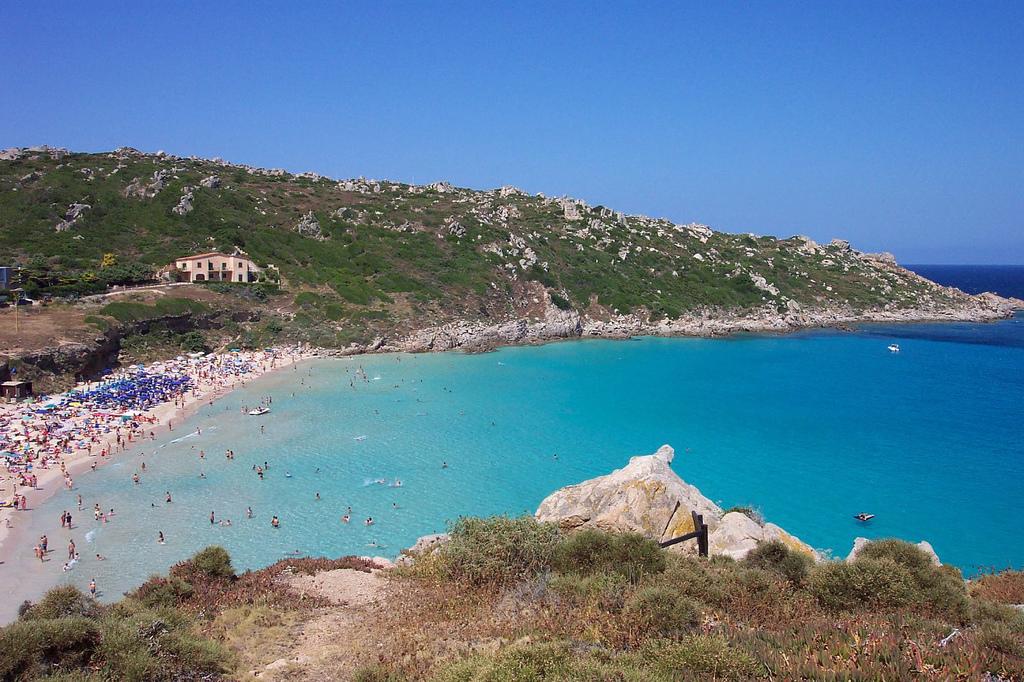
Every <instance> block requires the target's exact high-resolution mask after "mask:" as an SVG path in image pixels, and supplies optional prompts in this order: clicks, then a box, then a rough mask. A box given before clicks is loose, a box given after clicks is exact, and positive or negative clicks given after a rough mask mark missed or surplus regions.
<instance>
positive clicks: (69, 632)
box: [0, 617, 100, 680]
mask: <svg viewBox="0 0 1024 682" xmlns="http://www.w3.org/2000/svg"><path fill="white" fill-rule="evenodd" d="M99 636H100V635H99V628H98V626H97V625H96V621H94V620H92V619H89V618H81V617H69V618H45V619H27V620H19V621H17V622H15V623H12V624H11V625H8V626H7V627H5V628H3V629H2V630H0V680H15V679H24V680H29V679H35V678H37V677H42V676H43V675H45V674H47V673H49V672H52V671H53V670H54V668H56V669H57V670H71V669H74V668H79V667H82V666H85V665H86V664H88V663H89V661H90V660H91V658H92V656H93V653H94V651H95V648H96V645H97V643H98V642H99Z"/></svg>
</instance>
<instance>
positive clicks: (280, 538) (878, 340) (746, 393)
mask: <svg viewBox="0 0 1024 682" xmlns="http://www.w3.org/2000/svg"><path fill="white" fill-rule="evenodd" d="M892 341H895V342H898V343H899V344H900V345H901V346H902V348H903V351H902V352H901V353H898V354H894V353H889V352H888V351H887V350H886V346H887V345H888V344H889V343H890V342H892ZM359 367H362V368H363V369H364V370H365V372H366V375H367V377H368V378H369V381H368V382H363V381H361V380H360V379H358V378H357V379H355V380H354V382H353V383H354V388H353V387H351V386H350V379H352V378H353V376H354V375H355V373H356V370H357V368H359ZM293 391H294V393H295V395H294V397H293V396H292V392H293ZM268 394H269V395H272V396H273V412H272V413H271V414H269V415H266V416H264V417H250V416H246V415H243V414H242V413H241V407H242V406H243V405H254V404H256V403H257V402H258V400H259V398H260V397H261V396H264V395H268ZM261 424H262V425H264V426H265V427H266V432H265V433H262V434H261V433H260V429H259V425H261ZM1022 424H1024V318H1022V317H1020V316H1018V317H1017V318H1015V319H1013V320H1008V321H1005V322H999V323H994V324H987V325H976V324H951V325H945V324H944V325H905V326H893V327H881V326H871V327H866V328H864V329H862V330H861V331H858V332H855V333H850V332H838V331H815V332H805V333H799V334H793V335H788V336H749V337H740V338H732V339H725V340H710V339H660V338H644V339H636V340H631V341H572V342H565V343H557V344H550V345H546V346H540V347H526V348H505V349H501V350H499V351H497V352H494V353H487V354H481V355H464V354H458V353H448V354H433V355H416V356H410V355H401V356H398V355H385V356H365V357H358V358H351V359H339V360H318V361H313V362H310V363H307V364H305V365H301V366H300V367H299V369H298V370H297V371H292V370H285V371H282V372H279V373H277V374H274V375H271V376H269V377H265V378H263V379H261V380H259V381H257V382H254V383H252V384H250V385H249V386H248V387H246V388H244V389H241V390H239V391H236V392H235V393H233V394H231V395H229V396H228V397H226V398H225V399H223V400H221V401H219V402H217V403H215V404H214V405H213V406H208V407H204V408H203V409H202V410H201V411H200V412H199V413H198V414H197V415H196V416H195V417H193V418H192V419H191V420H190V421H189V422H188V423H187V424H183V425H181V426H177V427H175V431H174V432H173V433H171V434H169V435H167V436H165V437H161V438H159V439H158V440H157V441H156V442H155V443H152V444H147V445H146V446H144V447H143V454H135V455H132V456H128V457H123V458H121V459H120V460H119V461H117V462H115V463H114V464H113V465H111V466H107V467H105V468H102V469H100V470H99V471H98V472H96V473H91V474H85V475H81V476H79V478H78V481H77V483H78V490H76V491H75V492H74V493H68V492H60V493H58V494H57V495H56V496H55V497H54V498H53V499H52V500H50V501H48V502H47V503H46V504H45V505H44V506H43V507H42V508H41V509H40V510H38V511H37V512H34V513H32V514H31V515H28V516H27V517H26V518H27V519H28V523H30V524H33V526H32V528H30V529H29V532H30V533H31V534H30V535H29V536H28V537H37V536H38V535H39V534H40V533H42V532H47V533H49V535H50V544H51V546H52V547H56V548H57V549H58V552H56V553H55V555H56V556H58V557H59V556H60V555H61V554H62V553H63V552H62V551H61V550H62V548H63V547H64V546H65V545H66V542H67V537H74V538H75V540H76V542H77V544H78V547H79V551H80V552H81V554H82V557H83V559H82V561H81V562H80V564H79V565H78V566H76V567H75V569H74V570H73V571H71V572H69V573H62V572H61V563H62V562H61V561H60V560H55V561H51V562H49V563H48V564H47V565H46V566H45V567H42V568H33V570H34V571H36V572H45V573H47V574H50V575H52V579H54V580H61V581H66V580H69V581H72V582H74V583H76V584H79V585H83V586H84V585H85V584H86V583H87V582H88V581H89V579H90V578H92V577H95V578H96V580H97V582H98V583H99V585H100V589H101V591H102V592H103V594H104V596H105V597H106V598H108V599H114V598H116V597H118V596H119V595H120V593H121V592H122V591H123V590H126V589H129V588H131V587H132V586H134V585H136V584H138V583H139V582H141V581H142V580H144V579H145V578H146V577H147V576H148V575H150V574H152V573H156V572H162V571H165V570H166V569H167V568H168V566H170V565H171V564H172V563H174V562H176V561H179V560H181V559H183V558H186V557H187V556H189V555H190V554H192V553H193V552H195V551H196V550H198V549H200V548H202V547H204V546H206V545H209V544H220V545H223V546H225V547H226V548H227V549H228V550H229V551H230V552H231V555H232V557H233V559H234V562H235V564H236V566H238V567H240V568H255V567H259V566H263V565H266V564H269V563H272V562H273V561H276V560H277V559H279V558H283V557H284V556H286V555H287V554H288V553H289V552H292V551H294V550H298V551H299V552H300V553H302V554H310V555H327V556H339V555H344V554H370V555H384V556H394V555H396V554H397V553H398V551H399V550H400V549H401V548H403V547H406V546H408V545H410V544H411V543H412V542H413V541H414V540H415V539H416V538H417V537H418V536H420V535H423V534H426V533H430V532H434V531H441V530H443V529H444V528H445V523H446V521H447V520H449V519H453V518H455V517H457V516H458V515H460V514H467V515H482V514H498V513H509V514H520V513H524V512H532V511H533V510H534V509H535V508H536V506H537V504H538V503H539V502H540V501H541V500H542V499H543V498H544V497H545V496H546V495H547V494H549V493H550V492H551V491H553V490H555V489H556V488H558V487H560V486H563V485H567V484H570V483H575V482H578V481H581V480H583V479H586V478H590V477H593V476H597V475H600V474H604V473H607V472H609V471H611V470H612V469H615V468H618V467H621V466H623V465H624V464H625V463H626V461H627V459H628V458H629V456H631V455H635V454H645V453H650V452H653V451H654V450H655V449H656V448H657V447H658V446H660V445H662V444H663V443H668V444H671V445H672V446H673V447H675V448H676V453H677V455H676V460H675V463H674V465H673V466H674V468H675V470H676V471H677V472H678V473H679V474H680V475H681V476H682V477H683V478H684V479H686V480H687V481H689V482H691V483H693V484H695V485H697V486H698V487H700V489H701V490H702V491H703V492H704V493H705V494H706V495H707V496H708V497H710V498H711V499H713V500H715V501H717V502H718V503H719V504H721V505H722V506H723V507H728V506H731V505H736V504H752V505H754V506H756V507H757V508H759V509H760V510H761V511H762V512H763V513H764V515H765V517H766V518H767V519H769V520H771V521H773V522H775V523H778V524H780V525H781V526H783V527H784V528H786V529H788V530H789V531H791V532H792V533H795V534H796V535H798V536H800V537H801V538H802V539H804V540H806V541H807V542H809V543H811V544H812V545H814V546H816V547H819V548H822V549H828V550H833V551H834V552H835V553H836V554H837V555H845V554H846V553H847V552H848V551H849V549H850V546H851V544H852V542H853V539H854V537H856V536H858V535H866V536H869V537H888V536H895V537H901V538H905V539H909V540H914V541H916V540H920V539H927V540H929V541H930V542H931V543H932V544H933V545H934V546H935V548H936V550H937V551H938V553H939V555H940V557H942V559H943V560H944V561H947V562H950V563H954V564H957V565H959V566H961V567H962V568H964V569H965V571H967V572H972V571H975V570H977V569H978V568H979V567H1006V566H1008V565H1014V566H1018V567H1019V566H1024V539H1022V538H1024V536H1022V534H1021V533H1020V522H1019V505H1020V501H1021V500H1022V499H1024V437H1022V434H1021V427H1022ZM196 428H199V429H201V434H199V435H195V434H194V432H195V429H196ZM190 434H191V435H190ZM186 436H187V437H186ZM362 437H365V438H362ZM228 448H231V449H233V450H234V451H235V453H236V459H235V460H234V461H228V460H227V459H226V458H225V457H224V452H225V450H226V449H228ZM200 449H202V450H205V452H206V459H205V460H201V459H200V458H199V456H198V451H199V450H200ZM556 454H557V458H556V457H555V455H556ZM141 460H144V461H145V462H146V464H147V472H146V473H144V474H143V475H142V483H141V484H140V485H133V484H132V482H131V475H132V473H133V472H134V471H136V470H137V469H138V463H139V461H141ZM264 461H267V462H269V463H270V465H271V466H270V469H269V471H268V472H267V474H266V478H265V480H263V481H260V480H258V479H257V477H256V474H255V473H254V472H253V471H252V467H253V465H254V464H257V463H260V464H262V463H263V462H264ZM442 462H447V463H448V465H449V466H448V468H442ZM200 471H202V472H204V473H205V474H206V478H205V479H204V478H199V477H198V475H199V473H200ZM286 472H288V473H291V477H290V478H289V477H286ZM396 479H398V480H400V481H401V483H402V485H401V486H400V487H391V485H389V484H393V483H394V481H395V480H396ZM377 480H384V481H385V482H386V483H385V484H380V483H377V482H376V481H377ZM165 491H170V492H171V494H172V496H173V500H174V501H173V503H172V504H170V505H168V504H165V502H164V492H165ZM317 492H319V493H320V496H321V500H320V501H316V500H315V495H316V493H317ZM77 493H81V494H82V496H83V498H84V502H85V509H86V510H85V511H84V512H75V514H76V517H75V521H76V525H77V528H76V529H74V530H73V531H71V532H70V533H68V532H67V531H61V530H60V528H59V523H58V517H59V515H60V512H61V511H62V510H64V509H71V510H74V509H75V502H74V495H75V494H77ZM94 502H98V503H99V504H100V505H101V507H102V508H104V509H109V508H114V509H115V510H116V515H115V516H114V517H113V520H112V521H111V522H110V523H107V524H101V523H95V522H94V521H93V517H92V514H91V511H90V510H91V509H92V506H93V504H94ZM348 505H351V507H352V510H353V513H352V521H351V523H349V524H343V523H341V521H340V517H341V515H342V514H343V513H345V510H346V507H347V506H348ZM393 505H397V508H395V507H394V506H393ZM247 506H251V507H252V509H253V511H254V513H255V518H254V519H251V520H250V519H247V518H246V514H245V510H246V507H247ZM211 511H214V512H216V515H217V518H218V519H222V518H230V519H231V521H232V526H231V527H222V526H219V525H214V526H211V525H210V523H209V514H210V512H211ZM860 511H868V512H872V513H875V514H877V518H876V519H875V520H874V521H872V522H871V523H869V524H866V525H864V524H859V523H858V522H856V521H854V519H853V518H852V515H853V514H854V513H857V512H860ZM274 514H276V515H277V516H278V517H279V518H280V520H281V528H280V529H276V530H275V529H273V528H271V526H270V518H271V515H274ZM371 516H372V517H373V518H374V519H375V521H376V522H375V524H374V525H373V526H369V527H368V526H366V525H364V522H363V521H364V519H365V518H366V517H371ZM158 531H163V533H164V534H165V536H166V538H167V543H166V544H165V545H158V544H157V543H156V537H157V532H158ZM374 542H376V543H377V544H379V545H381V546H380V547H374V546H371V545H372V543H374ZM23 549H24V551H23V554H24V555H25V556H24V557H21V556H20V555H19V557H17V558H15V560H14V562H13V563H14V564H17V563H19V562H31V561H34V560H33V559H32V558H31V545H27V546H26V547H24V548H23ZM97 552H99V553H102V554H103V555H105V556H106V557H107V558H108V560H107V561H104V562H97V561H96V560H95V559H94V558H92V557H94V556H95V554H96V553H97ZM25 565H26V566H27V565H29V564H28V563H26V564H25ZM7 589H8V590H9V591H10V590H12V588H11V587H10V586H8V588H7ZM10 593H11V594H15V593H17V590H16V589H14V591H13V592H10ZM17 594H18V596H19V597H20V593H17ZM19 601H20V599H19Z"/></svg>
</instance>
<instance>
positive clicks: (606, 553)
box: [554, 528, 665, 582]
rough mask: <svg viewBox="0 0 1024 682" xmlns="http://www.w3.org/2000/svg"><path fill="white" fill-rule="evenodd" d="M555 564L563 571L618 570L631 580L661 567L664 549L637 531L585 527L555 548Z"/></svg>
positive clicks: (600, 571) (663, 568) (651, 573)
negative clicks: (608, 530)
mask: <svg viewBox="0 0 1024 682" xmlns="http://www.w3.org/2000/svg"><path fill="white" fill-rule="evenodd" d="M554 563H555V567H556V568H557V569H558V570H559V571H562V572H564V573H579V574H583V575H586V574H591V573H611V572H614V573H620V574H622V575H624V576H626V577H627V578H629V580H631V581H633V582H638V581H639V580H640V578H642V577H643V576H645V575H653V574H656V573H661V572H662V571H664V570H665V552H664V551H663V550H662V549H661V547H659V546H658V543H656V542H654V541H653V540H648V539H647V538H645V537H643V536H642V535H640V534H638V533H606V532H604V531H600V530H595V529H593V528H586V529H583V530H581V531H578V532H576V533H573V534H572V535H569V536H568V537H566V538H565V539H563V540H562V541H561V542H560V543H558V547H557V548H556V549H555V562H554Z"/></svg>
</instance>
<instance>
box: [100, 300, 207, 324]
mask: <svg viewBox="0 0 1024 682" xmlns="http://www.w3.org/2000/svg"><path fill="white" fill-rule="evenodd" d="M208 310H209V308H208V307H207V306H206V305H205V304H204V303H202V302H201V301H195V300H192V299H190V298H162V299H160V300H158V301H156V302H155V303H153V304H152V305H150V304H146V303H138V302H135V301H115V302H113V303H108V304H107V305H105V306H103V307H102V308H100V311H99V312H100V315H106V316H107V317H112V318H114V319H115V320H117V321H118V322H140V321H143V320H153V319H156V318H159V317H165V316H170V315H183V314H185V313H203V312H207V311H208Z"/></svg>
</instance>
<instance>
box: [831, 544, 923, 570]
mask: <svg viewBox="0 0 1024 682" xmlns="http://www.w3.org/2000/svg"><path fill="white" fill-rule="evenodd" d="M870 542H871V540H868V539H867V538H855V539H854V541H853V549H851V550H850V553H849V554H848V555H847V556H846V561H847V562H851V561H853V560H854V559H856V558H857V556H858V555H859V554H860V553H861V551H862V550H863V549H864V547H866V546H867V545H868V544H869V543H870ZM914 546H915V547H917V548H918V549H919V550H921V551H922V552H924V553H925V554H927V555H928V556H929V557H931V560H932V563H933V564H935V565H936V566H941V565H942V562H941V561H939V555H938V554H936V553H935V548H934V547H932V543H930V542H928V541H927V540H921V542H919V543H917V544H916V545H914Z"/></svg>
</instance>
